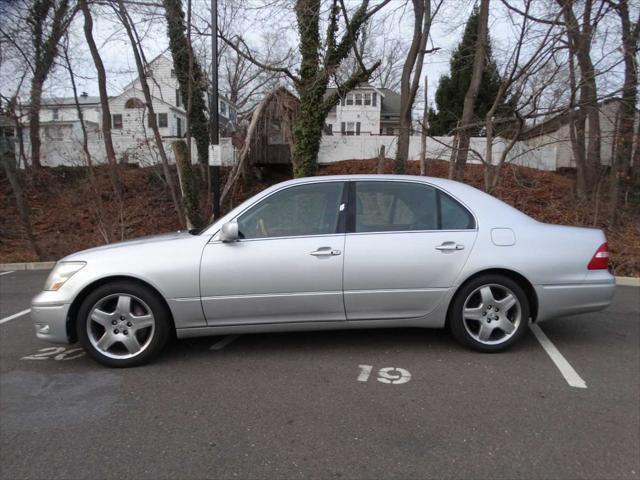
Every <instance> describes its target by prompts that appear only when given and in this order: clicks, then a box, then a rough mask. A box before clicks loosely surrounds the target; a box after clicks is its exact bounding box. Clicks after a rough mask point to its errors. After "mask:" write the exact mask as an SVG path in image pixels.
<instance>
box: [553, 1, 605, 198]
mask: <svg viewBox="0 0 640 480" xmlns="http://www.w3.org/2000/svg"><path fill="white" fill-rule="evenodd" d="M556 1H557V2H558V4H559V5H560V7H561V9H562V15H563V18H564V24H565V32H566V35H567V40H568V42H567V45H568V49H569V55H570V56H571V62H573V61H574V59H575V60H577V64H578V68H579V71H580V80H579V84H578V82H577V81H576V75H575V68H573V72H572V77H573V78H574V82H575V87H576V88H578V90H579V105H578V108H577V111H576V112H575V114H574V115H572V125H571V129H572V135H573V136H574V138H573V142H572V145H573V156H574V159H575V161H576V167H577V180H576V194H577V196H578V198H579V199H581V200H585V199H589V198H591V197H592V195H593V193H594V191H595V187H596V184H597V182H598V176H599V171H600V166H601V157H600V148H601V143H602V142H601V129H600V108H599V105H598V87H597V83H596V80H597V79H596V70H595V67H594V64H593V61H592V59H591V43H592V41H593V35H594V30H595V28H596V26H597V24H598V22H599V21H600V19H601V18H602V9H603V8H604V2H600V8H599V9H598V10H597V11H596V12H595V14H594V11H593V10H594V0H585V2H584V4H583V5H584V7H583V9H582V12H581V19H580V20H579V19H578V17H577V16H576V13H575V12H574V6H577V2H575V1H574V0H556ZM572 66H573V64H572ZM572 90H573V89H572ZM572 94H573V93H572ZM587 122H588V126H587ZM587 132H588V133H587Z"/></svg>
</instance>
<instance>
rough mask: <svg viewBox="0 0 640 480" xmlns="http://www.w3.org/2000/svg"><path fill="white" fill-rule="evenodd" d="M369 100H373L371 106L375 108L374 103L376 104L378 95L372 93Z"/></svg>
mask: <svg viewBox="0 0 640 480" xmlns="http://www.w3.org/2000/svg"><path fill="white" fill-rule="evenodd" d="M371 98H372V99H373V103H372V105H373V106H374V107H375V106H376V103H377V101H378V94H377V93H376V92H373V93H372V94H371Z"/></svg>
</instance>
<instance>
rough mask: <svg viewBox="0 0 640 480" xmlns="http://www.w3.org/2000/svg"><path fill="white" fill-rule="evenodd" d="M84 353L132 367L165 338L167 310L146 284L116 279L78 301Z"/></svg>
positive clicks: (147, 358)
mask: <svg viewBox="0 0 640 480" xmlns="http://www.w3.org/2000/svg"><path fill="white" fill-rule="evenodd" d="M76 325H77V334H78V340H79V341H80V343H81V344H82V346H83V347H84V348H85V350H86V351H87V353H88V354H89V355H90V356H91V357H93V358H94V359H96V360H97V361H98V362H100V363H102V364H103V365H107V366H109V367H133V366H136V365H142V364H144V363H147V362H149V361H150V360H152V359H153V358H155V357H156V356H157V355H158V354H159V353H160V352H161V351H162V349H163V348H164V346H165V345H166V343H167V340H168V339H169V332H170V328H171V327H170V325H171V323H170V318H169V312H168V311H167V308H166V306H165V305H164V302H163V301H162V299H161V298H159V297H158V295H157V294H156V293H155V292H154V291H153V290H151V289H150V288H148V287H145V286H144V285H141V284H138V283H136V282H131V281H117V282H113V283H108V284H106V285H102V286H100V287H98V288H97V289H96V290H94V291H93V292H91V293H90V294H89V295H88V296H87V298H85V300H84V301H83V302H82V305H81V306H80V309H79V311H78V319H77V322H76Z"/></svg>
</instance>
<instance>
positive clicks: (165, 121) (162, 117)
mask: <svg viewBox="0 0 640 480" xmlns="http://www.w3.org/2000/svg"><path fill="white" fill-rule="evenodd" d="M156 125H157V126H158V128H167V127H168V126H169V117H168V116H167V114H166V113H156ZM147 126H148V127H149V128H151V115H149V116H148V117H147Z"/></svg>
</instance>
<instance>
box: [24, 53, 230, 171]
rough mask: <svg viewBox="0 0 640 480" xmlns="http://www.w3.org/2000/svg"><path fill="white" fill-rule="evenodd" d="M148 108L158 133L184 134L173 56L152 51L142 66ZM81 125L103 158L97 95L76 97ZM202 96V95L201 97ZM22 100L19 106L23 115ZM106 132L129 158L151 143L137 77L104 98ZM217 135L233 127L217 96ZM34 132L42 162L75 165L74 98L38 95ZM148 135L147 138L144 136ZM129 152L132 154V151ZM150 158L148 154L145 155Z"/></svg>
mask: <svg viewBox="0 0 640 480" xmlns="http://www.w3.org/2000/svg"><path fill="white" fill-rule="evenodd" d="M146 76H147V82H148V85H149V89H150V93H151V97H152V103H153V109H154V112H155V115H156V119H157V124H158V127H159V130H160V135H161V136H162V137H163V139H166V141H167V143H171V141H173V140H172V139H175V138H179V137H184V136H185V132H186V110H185V107H184V105H183V104H182V97H181V95H180V91H179V84H178V79H177V78H176V74H175V71H174V70H173V61H172V59H171V58H170V57H168V56H167V55H166V54H164V53H163V54H161V55H158V56H157V57H156V58H154V59H153V60H152V61H151V62H149V65H148V67H147V72H146ZM78 100H79V102H78V103H79V104H80V106H81V109H82V112H83V117H84V122H85V127H86V129H87V132H88V134H89V147H90V151H91V152H92V153H93V152H95V159H94V160H96V161H98V162H100V161H102V160H103V159H104V148H103V145H102V137H101V136H102V131H101V126H102V109H101V106H100V99H99V97H90V96H88V95H87V94H86V93H83V94H82V95H80V96H79V97H78ZM207 100H208V99H207ZM28 107H29V106H28V105H25V106H23V107H22V113H23V118H27V117H26V113H27V110H28ZM109 110H110V113H111V134H112V138H113V144H114V147H115V149H116V152H117V153H118V154H119V155H124V156H126V157H127V158H128V159H129V160H131V159H133V158H134V157H136V158H138V159H140V158H141V156H144V152H143V149H141V148H140V147H141V146H144V145H149V146H150V148H152V145H151V144H152V143H153V140H152V139H153V132H152V130H151V129H150V123H149V115H148V111H147V108H146V102H145V97H144V93H143V91H142V85H141V83H140V79H139V78H136V79H135V80H134V81H132V82H131V83H129V85H127V86H126V87H125V88H124V90H123V91H122V93H120V94H119V95H116V96H113V97H110V98H109ZM218 116H219V124H220V136H221V137H228V136H229V135H230V134H231V133H233V131H234V130H235V126H236V122H237V117H236V108H235V106H234V105H233V104H232V103H231V102H229V101H228V100H227V99H226V98H224V97H223V96H221V97H220V98H219V101H218ZM40 124H41V128H40V135H41V139H42V157H41V161H42V163H43V164H44V165H52V166H53V165H60V164H81V162H82V161H83V160H82V154H81V145H82V130H81V125H80V120H79V118H78V112H77V108H76V102H75V99H74V98H73V97H71V98H49V99H43V101H42V106H41V109H40ZM24 131H25V139H24V141H25V146H26V147H27V148H28V145H29V140H28V135H29V132H28V124H26V125H25V126H24ZM150 140H151V141H150ZM133 153H135V155H134V154H133ZM139 161H141V162H142V160H139ZM149 161H150V162H153V161H154V160H153V159H149Z"/></svg>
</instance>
